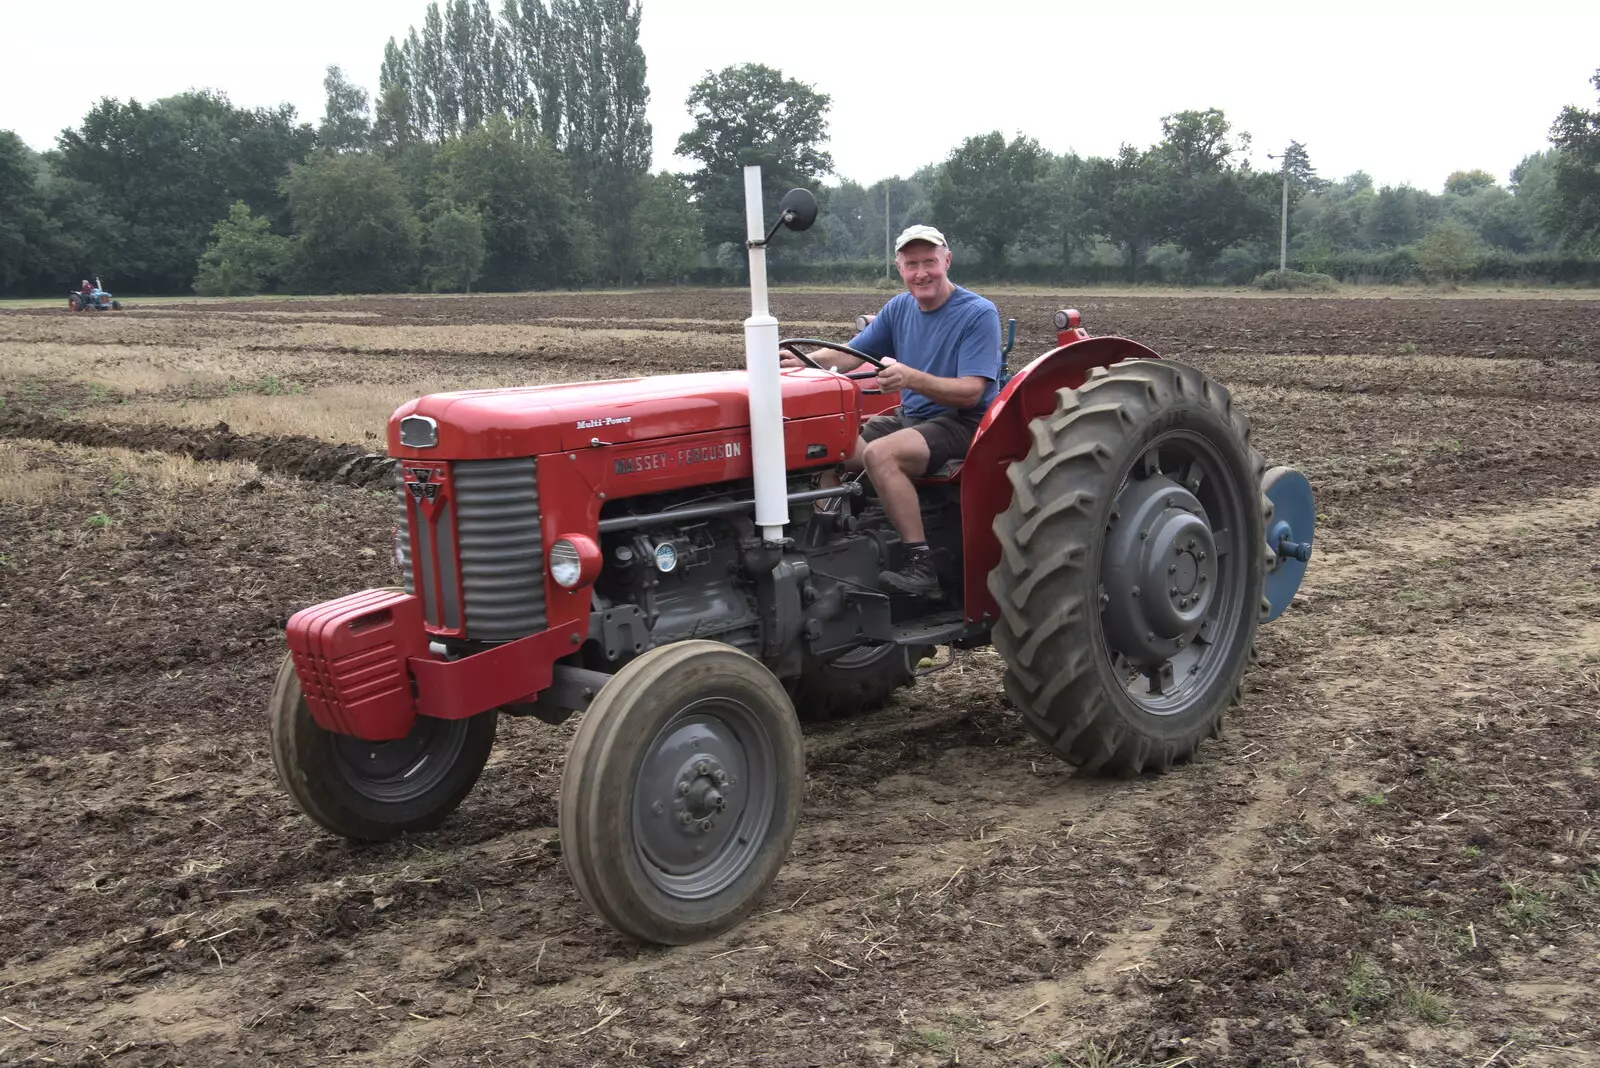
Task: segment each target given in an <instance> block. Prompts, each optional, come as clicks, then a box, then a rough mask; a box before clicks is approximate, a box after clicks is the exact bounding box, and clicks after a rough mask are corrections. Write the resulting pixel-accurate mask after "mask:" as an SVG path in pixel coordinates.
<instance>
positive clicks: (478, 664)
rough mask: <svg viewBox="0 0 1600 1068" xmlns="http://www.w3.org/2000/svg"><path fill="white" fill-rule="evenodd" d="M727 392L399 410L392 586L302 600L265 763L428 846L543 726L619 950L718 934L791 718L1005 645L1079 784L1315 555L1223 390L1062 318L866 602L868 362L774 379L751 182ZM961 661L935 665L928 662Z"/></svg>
mask: <svg viewBox="0 0 1600 1068" xmlns="http://www.w3.org/2000/svg"><path fill="white" fill-rule="evenodd" d="M745 192H746V201H747V205H746V215H747V223H748V232H749V241H748V245H749V257H750V275H751V316H750V318H749V319H747V320H745V323H744V329H745V357H746V367H745V370H743V371H713V372H704V373H694V374H676V375H663V376H660V377H654V378H634V379H621V380H615V381H603V382H587V383H577V384H571V385H558V386H537V387H529V388H512V389H492V390H473V391H467V392H458V393H443V394H436V395H433V396H427V397H423V398H421V399H419V400H415V401H411V402H409V403H407V404H405V405H404V406H402V407H401V408H400V409H399V410H398V411H396V412H395V414H394V416H393V417H392V418H391V420H390V422H389V428H388V431H389V433H388V448H389V454H390V455H391V456H392V457H394V458H395V460H396V461H397V462H396V469H397V483H398V486H397V503H396V506H397V516H398V526H397V536H396V542H395V550H396V557H397V560H398V563H399V568H400V571H401V573H402V574H403V576H404V585H403V587H394V588H388V589H373V590H367V591H365V592H362V593H355V594H351V595H349V596H347V597H342V598H339V599H338V600H334V601H329V602H326V603H324V604H319V605H316V606H314V607H311V608H307V609H305V610H303V611H300V612H298V613H296V614H295V615H294V616H293V617H292V618H291V619H290V620H289V623H288V628H287V639H288V646H289V650H290V652H289V656H288V657H287V658H286V659H285V661H284V663H283V666H282V669H281V670H280V671H279V674H278V678H277V683H276V686H275V688H274V692H273V694H272V697H271V702H270V717H271V742H272V754H273V759H274V763H275V765H276V768H277V772H278V775H279V778H280V780H281V782H282V784H283V786H284V788H285V789H286V790H287V792H288V793H289V795H290V797H291V798H292V800H293V801H294V803H295V804H296V805H297V806H298V807H299V808H300V809H301V810H302V811H303V812H304V813H305V814H306V815H307V816H309V817H310V818H311V819H312V820H314V821H315V822H316V823H318V824H320V825H321V826H322V827H324V828H326V829H327V830H329V831H332V832H333V833H335V834H338V835H342V836H344V837H346V838H349V839H356V840H383V839H390V838H394V837H396V836H398V835H401V834H406V833H410V832H418V831H423V830H426V829H428V828H432V827H434V826H436V825H438V824H439V823H440V822H441V821H442V820H444V819H445V818H446V816H448V815H449V814H450V813H451V812H452V811H453V810H454V809H455V808H456V807H457V806H458V805H459V804H460V803H461V801H462V799H463V798H464V797H465V796H466V794H467V793H468V792H469V791H470V790H471V789H472V787H473V785H474V783H475V782H476V781H477V779H478V776H479V773H480V771H482V769H483V767H484V763H485V761H486V760H487V759H488V757H489V754H490V748H491V746H492V745H493V744H494V740H495V730H496V726H497V722H498V720H499V718H500V717H501V716H507V715H509V716H530V717H534V718H536V719H540V720H543V721H544V722H546V723H550V724H559V723H561V722H563V721H564V720H565V719H567V718H568V717H569V716H571V715H573V714H574V713H580V712H581V714H582V716H581V719H580V721H579V722H578V724H577V726H576V730H575V732H574V733H573V736H572V738H571V741H570V745H569V748H568V751H567V760H566V765H565V768H564V770H563V773H562V779H561V795H560V803H559V823H560V839H559V840H560V848H561V852H562V855H563V857H564V859H565V862H566V866H567V869H568V871H569V873H570V875H571V878H572V881H573V883H574V884H575V885H576V888H577V890H578V893H579V894H580V896H581V897H582V898H583V900H584V901H585V902H586V903H587V904H588V905H589V906H590V907H592V908H593V910H594V911H595V912H596V913H597V914H598V915H599V916H600V917H602V918H603V919H604V920H605V921H606V922H607V923H609V924H610V925H612V926H613V927H614V928H616V929H617V930H618V931H620V932H622V933H623V934H625V935H628V936H631V937H633V938H636V939H639V940H642V941H647V942H657V943H667V944H683V943H689V942H693V941H696V940H700V939H705V938H709V937H713V936H715V935H717V934H719V933H722V932H724V931H726V930H728V929H730V928H732V927H733V926H734V925H736V924H737V923H739V922H740V921H741V920H742V919H743V918H744V917H745V916H747V915H748V914H749V913H750V912H751V910H752V909H753V908H754V907H755V905H756V903H757V902H758V901H759V900H760V899H761V897H762V896H763V894H764V893H765V892H766V891H767V889H768V887H770V885H771V884H772V881H773V880H774V879H775V878H776V876H777V874H778V871H779V869H780V867H781V866H782V865H783V862H784V860H785V858H786V856H787V854H788V852H789V848H790V843H791V841H792V839H793V837H794V834H795V828H796V823H797V820H798V817H799V813H800V809H801V800H802V793H803V787H804V780H805V766H804V753H803V749H802V745H801V731H800V723H801V721H802V720H805V719H808V718H825V717H836V716H845V715H850V714H853V713H858V712H862V711H865V710H869V709H872V708H875V707H878V706H880V705H882V704H883V703H884V702H885V700H886V699H887V698H889V696H890V695H891V694H892V693H893V692H894V691H895V690H896V689H897V688H899V687H901V686H905V685H908V684H910V683H912V682H913V681H914V680H915V678H916V677H917V675H918V674H919V673H921V672H925V671H927V670H929V669H930V664H931V665H932V667H934V668H937V667H938V666H939V665H941V664H942V663H947V662H948V660H949V657H950V656H954V655H956V653H955V651H956V650H964V649H970V648H973V647H977V646H981V645H986V644H992V645H993V646H994V648H995V649H996V650H997V651H998V653H999V656H1000V659H1001V661H1002V662H1003V665H1004V671H1003V678H1004V690H1005V696H1006V698H1008V699H1009V703H1010V705H1011V706H1013V707H1014V708H1015V710H1016V713H1017V714H1019V715H1020V718H1021V720H1022V722H1023V723H1025V724H1026V726H1027V729H1028V730H1029V731H1030V732H1031V733H1032V734H1033V735H1034V736H1035V737H1036V738H1037V739H1038V740H1039V742H1041V743H1042V744H1043V745H1044V746H1045V747H1047V748H1048V749H1049V750H1051V751H1052V752H1053V753H1055V754H1056V755H1057V756H1058V757H1060V758H1061V759H1063V760H1065V761H1068V762H1069V763H1071V764H1073V765H1076V766H1078V767H1079V768H1080V769H1082V770H1083V771H1084V772H1090V773H1094V772H1098V773H1107V774H1115V775H1137V774H1139V773H1155V772H1164V771H1166V770H1167V769H1169V768H1170V767H1172V766H1173V765H1174V764H1176V763H1179V762H1181V761H1184V760H1187V759H1188V758H1190V757H1191V756H1192V755H1193V754H1194V753H1195V750H1196V747H1198V746H1199V745H1200V744H1201V742H1202V741H1203V740H1204V739H1205V738H1207V737H1208V736H1211V735H1214V734H1216V733H1217V732H1218V730H1219V724H1220V721H1221V718H1222V715H1223V712H1224V710H1225V709H1226V708H1227V707H1228V706H1230V705H1231V704H1233V703H1234V702H1235V701H1237V700H1239V697H1240V693H1241V680H1242V678H1243V676H1244V674H1245V670H1246V668H1247V666H1248V665H1249V663H1250V662H1251V659H1252V651H1253V645H1254V641H1255V636H1256V628H1257V625H1258V623H1260V622H1264V621H1267V620H1271V619H1273V618H1275V617H1276V616H1278V615H1279V614H1281V613H1282V612H1283V611H1284V610H1285V609H1286V608H1287V607H1288V605H1289V602H1290V600H1291V599H1292V598H1293V596H1294V593H1295V590H1296V588H1297V587H1298V586H1299V583H1300V579H1301V576H1302V575H1303V574H1304V572H1305V568H1306V562H1307V560H1308V559H1309V555H1310V549H1311V540H1312V526H1313V521H1314V518H1315V510H1314V504H1313V500H1312V494H1311V488H1310V486H1309V484H1308V483H1307V481H1306V479H1305V478H1304V477H1303V476H1302V475H1301V474H1299V473H1298V472H1296V471H1293V470H1291V469H1288V468H1283V467H1278V468H1273V469H1271V470H1268V469H1267V468H1266V466H1265V464H1264V463H1263V461H1262V458H1261V456H1260V455H1259V454H1258V453H1257V452H1256V450H1255V448H1254V447H1252V445H1251V440H1250V423H1249V420H1248V419H1247V418H1246V417H1245V415H1244V413H1243V412H1241V411H1240V410H1239V409H1238V408H1237V407H1236V406H1235V405H1234V403H1233V401H1232V399H1231V398H1230V396H1229V394H1228V391H1227V390H1226V389H1225V388H1223V387H1222V386H1221V385H1219V384H1218V383H1216V382H1214V381H1212V380H1211V379H1209V378H1208V377H1207V376H1206V375H1204V374H1202V373H1201V372H1200V371H1198V370H1196V369H1195V368H1193V367H1189V366H1186V365H1184V364H1182V363H1178V362H1175V361H1171V360H1164V359H1161V358H1159V357H1158V356H1157V355H1156V354H1155V353H1154V352H1152V351H1150V350H1149V349H1147V348H1145V347H1144V346H1143V345H1140V344H1138V343H1137V342H1134V341H1130V340H1127V339H1125V338H1120V337H1096V336H1092V335H1091V334H1090V333H1089V332H1088V331H1087V330H1086V329H1084V328H1083V326H1082V325H1081V323H1080V318H1079V316H1078V313H1077V312H1075V311H1071V310H1066V311H1062V312H1060V313H1058V314H1057V316H1056V321H1055V326H1056V328H1057V331H1058V333H1057V338H1056V340H1057V345H1056V346H1055V347H1053V348H1051V349H1050V350H1049V351H1048V352H1045V353H1044V354H1043V355H1041V356H1039V357H1038V358H1036V359H1034V360H1033V361H1032V362H1030V363H1028V364H1027V365H1026V366H1024V367H1022V368H1020V369H1018V370H1016V371H1015V372H1014V373H1010V374H1008V375H1006V376H1005V381H1004V384H1003V387H1002V388H1001V389H1000V391H999V394H998V396H997V398H996V399H995V400H994V402H993V403H992V405H991V406H990V407H989V408H988V410H987V412H986V414H985V415H984V417H983V420H982V422H981V424H980V425H979V428H978V430H977V433H976V436H975V438H974V439H973V441H972V444H971V446H970V448H969V450H968V452H967V454H966V457H965V459H964V460H963V461H960V462H957V463H951V464H949V465H947V467H946V468H944V469H942V470H938V471H932V472H929V473H928V474H927V475H926V476H925V477H923V478H921V479H920V480H918V490H919V497H920V500H921V505H922V509H923V513H924V517H925V521H926V530H927V539H928V542H929V544H930V546H932V547H933V549H934V554H935V560H936V563H937V568H938V570H939V572H940V577H941V584H942V587H943V591H944V592H943V594H942V596H941V598H940V599H939V600H937V601H935V600H932V599H930V598H927V597H909V596H904V595H901V594H899V593H896V592H894V591H892V590H889V589H885V588H884V587H883V586H882V585H881V584H880V580H879V574H880V572H882V571H884V570H885V569H894V568H897V567H899V566H900V564H901V558H902V552H903V550H902V545H901V540H900V537H899V535H897V534H896V533H895V530H894V528H893V527H892V526H891V525H890V524H888V523H887V522H886V521H885V519H884V515H883V511H882V508H881V507H880V506H879V504H878V502H877V500H876V497H875V495H874V492H873V488H872V486H871V484H870V482H869V480H867V479H866V478H863V477H856V478H845V479H844V480H843V481H842V482H841V483H840V484H839V485H831V484H823V483H831V482H832V481H833V480H831V479H826V480H819V479H818V476H819V475H820V474H822V473H823V472H831V471H834V470H836V469H837V468H838V466H839V465H840V463H841V461H842V460H844V459H845V458H846V457H847V456H849V455H850V454H851V452H852V450H853V448H854V446H855V442H856V436H857V431H858V429H859V427H860V426H861V423H862V422H863V420H864V419H866V418H868V417H869V416H871V415H872V414H873V413H875V412H879V411H884V410H887V409H889V408H892V407H893V406H894V404H895V403H896V398H895V395H892V394H885V393H882V392H875V391H874V389H873V382H874V379H873V375H874V373H875V372H874V371H873V369H872V368H870V367H868V368H863V369H862V370H861V371H858V372H854V373H852V374H839V373H837V372H834V371H830V370H826V369H823V368H822V367H820V366H817V367H801V368H794V369H780V367H779V358H778V350H779V347H780V345H787V346H790V347H793V348H795V349H796V350H797V351H800V352H804V353H807V354H808V356H807V359H808V361H810V362H814V361H812V360H810V357H809V354H810V353H813V352H815V351H816V349H817V348H818V347H822V348H831V349H836V350H839V351H842V352H846V353H854V354H855V355H859V356H862V357H863V358H864V359H865V360H866V362H867V363H868V364H876V363H877V362H878V361H877V360H876V359H875V358H873V357H871V356H869V355H867V354H865V353H855V352H854V350H852V349H851V348H850V346H849V345H847V344H842V343H838V342H828V341H824V340H821V339H814V338H813V339H805V338H796V339H788V340H784V339H781V338H780V336H779V333H780V332H779V328H778V322H777V320H776V319H775V318H773V317H772V316H771V315H770V314H769V313H768V310H767V289H766V263H765V256H766V248H767V244H768V242H770V241H771V240H772V238H773V237H774V235H775V234H777V232H778V229H779V227H780V226H787V227H788V228H789V229H791V230H803V229H805V228H806V227H808V226H810V225H811V223H812V222H813V220H814V219H815V217H816V214H817V204H816V200H815V199H814V198H813V197H812V196H811V194H810V193H809V192H807V191H805V190H792V191H791V192H790V193H789V194H787V195H786V196H785V197H784V198H783V201H782V204H781V206H780V214H779V219H778V221H777V222H776V223H774V224H773V226H772V227H771V229H769V230H765V232H764V230H763V214H762V207H761V186H760V178H759V173H758V172H757V171H756V169H755V168H749V169H747V171H746V174H745ZM940 647H948V648H949V650H950V653H949V655H948V656H946V655H943V654H940V653H938V652H937V650H938V649H939V648H940Z"/></svg>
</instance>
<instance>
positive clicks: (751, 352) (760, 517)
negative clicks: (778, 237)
mask: <svg viewBox="0 0 1600 1068" xmlns="http://www.w3.org/2000/svg"><path fill="white" fill-rule="evenodd" d="M744 220H745V231H746V234H747V235H748V237H749V243H748V247H749V249H750V318H748V319H746V320H745V321H744V366H745V372H746V376H747V377H748V378H749V383H750V461H751V464H752V466H753V467H754V469H755V491H756V525H757V526H758V527H760V528H761V540H762V541H763V542H766V543H768V544H772V543H776V542H779V541H781V540H782V539H783V528H784V525H785V524H786V523H788V522H789V478H788V472H787V470H786V468H785V465H784V456H783V383H782V380H781V379H780V378H779V375H778V320H777V319H775V318H773V317H772V313H771V312H769V311H768V310H767V248H766V241H765V238H766V231H765V229H764V226H763V219H762V211H761V168H760V167H746V168H745V169H744Z"/></svg>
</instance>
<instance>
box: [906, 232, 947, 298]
mask: <svg viewBox="0 0 1600 1068" xmlns="http://www.w3.org/2000/svg"><path fill="white" fill-rule="evenodd" d="M894 259H895V265H896V266H897V267H899V268H900V278H901V280H902V281H903V282H905V284H906V288H907V289H909V290H910V291H911V295H912V296H913V297H915V298H917V299H918V300H931V299H933V298H934V297H937V296H938V295H939V294H940V292H942V291H943V288H944V284H945V278H946V277H947V275H948V273H949V271H950V250H949V249H948V248H946V247H945V246H944V245H934V244H930V243H929V242H927V241H913V242H911V243H910V244H909V245H907V246H906V247H905V248H903V249H901V250H900V251H899V252H898V253H897V254H896V255H895V258H894Z"/></svg>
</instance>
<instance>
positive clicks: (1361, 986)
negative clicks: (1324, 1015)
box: [1343, 954, 1392, 1020]
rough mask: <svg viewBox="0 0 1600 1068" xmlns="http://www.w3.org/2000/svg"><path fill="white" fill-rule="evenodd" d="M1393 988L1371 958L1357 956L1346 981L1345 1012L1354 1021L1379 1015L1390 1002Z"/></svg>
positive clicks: (1351, 963) (1347, 973)
mask: <svg viewBox="0 0 1600 1068" xmlns="http://www.w3.org/2000/svg"><path fill="white" fill-rule="evenodd" d="M1391 991H1392V988H1391V987H1390V985H1389V980H1387V979H1385V978H1384V977H1383V971H1382V970H1381V969H1380V968H1379V967H1378V965H1377V963H1376V962H1375V961H1373V960H1372V959H1371V958H1370V957H1365V956H1362V955H1360V954H1357V955H1356V957H1355V959H1353V960H1352V961H1351V962H1350V969H1349V971H1347V972H1346V973H1345V980H1344V998H1343V1001H1344V1011H1345V1013H1346V1014H1347V1015H1348V1016H1349V1017H1350V1018H1351V1019H1352V1020H1359V1019H1361V1018H1362V1017H1370V1016H1375V1015H1377V1014H1378V1013H1379V1012H1380V1011H1382V1009H1383V1007H1384V1004H1385V1003H1386V1002H1388V1000H1389V997H1390V994H1391Z"/></svg>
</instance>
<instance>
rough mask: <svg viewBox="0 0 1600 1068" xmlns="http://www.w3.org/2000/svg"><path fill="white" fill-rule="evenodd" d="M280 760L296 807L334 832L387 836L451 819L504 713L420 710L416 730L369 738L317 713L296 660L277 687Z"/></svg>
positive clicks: (275, 740)
mask: <svg viewBox="0 0 1600 1068" xmlns="http://www.w3.org/2000/svg"><path fill="white" fill-rule="evenodd" d="M268 712H269V714H270V716H271V736H272V763H273V765H274V766H275V767H276V768H277V771H278V781H279V782H281V783H282V784H283V788H284V789H285V790H287V791H288V793H289V797H290V799H291V800H293V801H294V803H295V807H296V808H298V809H299V810H300V811H301V812H304V813H305V814H306V815H307V816H309V817H311V819H312V820H313V821H315V822H316V823H318V824H320V825H321V826H322V827H323V828H325V829H327V830H329V831H332V832H333V833H334V834H337V835H341V836H343V837H345V838H350V839H353V840H355V841H362V842H382V841H387V840H389V839H391V838H396V837H398V836H400V835H402V834H406V833H408V832H411V831H426V830H431V829H432V828H434V827H437V826H438V825H439V824H440V823H442V822H444V819H445V817H446V816H448V815H450V813H452V812H454V811H455V810H456V807H457V806H458V805H460V804H461V802H462V800H463V799H464V798H465V797H466V796H467V794H468V793H470V792H471V790H472V787H473V785H474V784H476V783H477V781H478V776H479V774H481V773H482V771H483V766H484V764H485V763H487V762H488V760H489V751H490V750H491V749H492V748H493V747H494V735H495V726H496V719H497V713H495V712H493V711H489V712H481V713H479V714H478V715H476V716H472V717H470V718H468V719H435V718H433V717H431V716H418V717H417V718H416V720H415V722H414V723H413V724H412V727H411V733H410V734H407V735H406V736H405V737H404V738H400V739H396V740H395V741H390V742H368V741H363V740H362V739H360V738H354V737H351V736H349V735H346V734H336V733H334V732H333V731H329V730H324V729H323V728H322V727H320V726H319V725H318V724H317V721H316V720H315V719H313V718H312V717H311V710H310V709H309V708H308V707H307V705H306V700H305V696H304V695H303V694H302V693H301V692H300V678H299V676H298V675H296V674H295V670H294V661H293V660H292V659H290V658H289V657H284V660H283V666H282V667H280V668H279V669H278V681H277V684H276V685H275V686H273V688H272V703H271V705H270V707H269V708H268Z"/></svg>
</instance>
